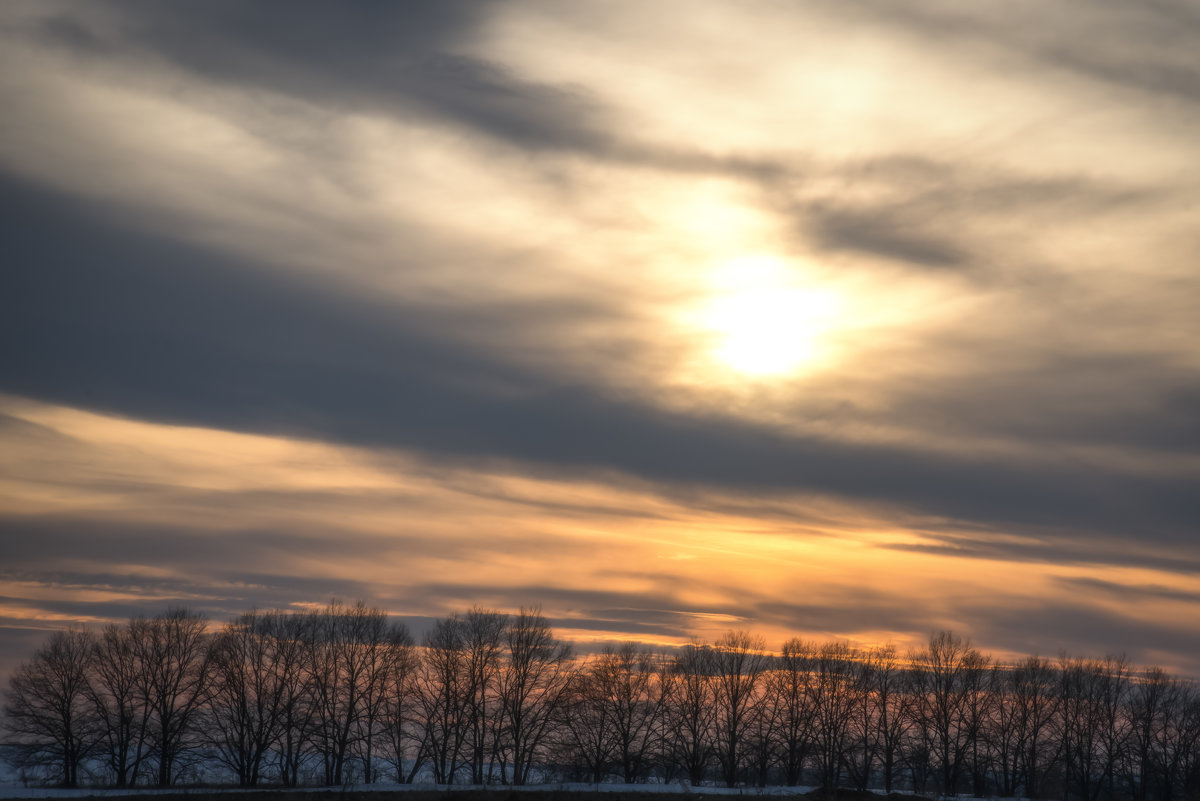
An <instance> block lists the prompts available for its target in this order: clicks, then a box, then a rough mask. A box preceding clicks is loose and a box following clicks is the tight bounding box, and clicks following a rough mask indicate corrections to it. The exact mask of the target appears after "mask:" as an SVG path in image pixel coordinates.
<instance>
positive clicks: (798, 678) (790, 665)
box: [767, 639, 815, 787]
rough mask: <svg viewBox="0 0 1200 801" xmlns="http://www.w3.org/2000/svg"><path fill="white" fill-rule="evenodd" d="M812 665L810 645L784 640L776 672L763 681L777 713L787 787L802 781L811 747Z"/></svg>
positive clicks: (781, 758) (793, 640)
mask: <svg viewBox="0 0 1200 801" xmlns="http://www.w3.org/2000/svg"><path fill="white" fill-rule="evenodd" d="M812 661H813V647H812V646H811V645H810V644H808V643H806V642H804V641H802V640H799V639H791V640H788V641H787V642H785V643H784V644H783V648H782V650H781V651H780V654H779V660H778V663H777V665H778V667H777V669H776V670H774V671H772V672H771V673H770V675H769V676H768V679H767V680H768V686H769V690H768V692H769V695H770V697H771V699H772V700H773V702H774V705H775V706H776V707H777V708H778V710H779V727H778V737H779V745H780V754H779V758H780V763H781V765H782V767H783V776H784V782H785V783H786V784H787V785H788V786H789V787H795V786H796V785H798V784H800V783H801V781H802V780H803V778H804V764H805V762H806V761H807V759H808V757H809V754H810V753H811V752H812V747H813V718H814V714H815V712H814V709H813V703H812V700H813V695H812V688H811V682H812Z"/></svg>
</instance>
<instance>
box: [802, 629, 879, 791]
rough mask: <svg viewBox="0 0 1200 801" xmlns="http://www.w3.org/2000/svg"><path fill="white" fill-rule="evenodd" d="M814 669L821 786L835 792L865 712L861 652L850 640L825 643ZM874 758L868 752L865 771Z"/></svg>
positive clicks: (816, 734) (815, 720)
mask: <svg viewBox="0 0 1200 801" xmlns="http://www.w3.org/2000/svg"><path fill="white" fill-rule="evenodd" d="M812 670H813V676H812V681H811V683H810V685H809V692H810V694H811V696H812V706H813V713H814V717H813V723H814V728H813V734H814V739H815V742H816V748H815V755H816V758H817V767H818V769H819V772H820V775H821V786H822V787H824V788H826V790H828V791H829V792H831V793H832V792H834V791H836V790H837V788H838V786H839V784H840V783H841V773H842V768H843V767H845V766H847V762H848V760H849V749H850V738H851V733H852V726H853V724H854V722H855V718H856V717H857V716H858V715H859V714H861V713H860V709H861V708H862V705H863V696H864V694H865V692H864V691H865V687H866V684H865V681H864V673H863V671H862V669H861V666H860V663H859V661H858V655H857V654H856V653H855V652H854V650H853V649H852V648H851V647H850V645H849V644H847V643H838V642H834V643H826V644H825V645H822V646H821V647H820V648H819V649H818V650H817V653H816V655H815V658H814V660H813V666H812ZM870 761H871V757H870V756H869V755H868V756H867V757H865V758H864V763H865V764H863V765H861V766H859V771H860V772H861V773H862V774H863V775H865V774H866V773H868V772H869V771H870ZM864 783H865V782H864Z"/></svg>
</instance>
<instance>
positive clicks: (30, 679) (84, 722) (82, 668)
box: [4, 629, 96, 787]
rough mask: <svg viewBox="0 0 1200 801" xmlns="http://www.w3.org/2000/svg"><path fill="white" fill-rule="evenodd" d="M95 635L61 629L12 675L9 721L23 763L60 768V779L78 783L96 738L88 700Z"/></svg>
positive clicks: (6, 720)
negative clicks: (80, 771)
mask: <svg viewBox="0 0 1200 801" xmlns="http://www.w3.org/2000/svg"><path fill="white" fill-rule="evenodd" d="M94 646H95V641H94V637H93V635H92V634H91V633H90V632H87V631H84V630H82V629H69V630H66V631H56V632H54V634H52V635H51V636H50V641H49V642H47V643H46V645H45V646H43V647H42V648H41V649H39V650H38V652H37V653H36V654H35V655H34V657H33V659H32V660H31V661H29V662H25V663H24V664H22V665H20V666H19V667H18V668H17V670H16V672H15V673H13V675H12V677H11V678H10V679H9V684H8V694H7V696H6V698H5V703H4V727H5V729H7V731H8V733H9V734H10V736H11V737H12V741H11V744H12V745H14V746H15V747H16V753H17V755H18V757H17V758H18V764H19V765H20V766H21V767H22V768H25V767H30V766H36V767H43V766H45V767H49V768H51V769H52V770H56V772H57V773H58V776H59V784H61V785H62V786H63V787H75V786H77V785H78V784H79V768H80V765H81V764H82V763H83V761H84V759H85V758H86V757H87V756H88V755H89V753H90V752H91V750H92V747H93V745H94V743H95V741H96V726H95V720H94V718H93V716H92V709H91V705H90V704H89V703H88V698H89V682H88V676H89V672H90V669H91V665H92V658H93V655H94V652H93V649H94Z"/></svg>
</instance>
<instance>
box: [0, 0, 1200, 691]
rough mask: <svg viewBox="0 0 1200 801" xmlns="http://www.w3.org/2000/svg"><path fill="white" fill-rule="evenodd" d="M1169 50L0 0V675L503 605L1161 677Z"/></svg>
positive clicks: (847, 28) (755, 16) (1028, 6)
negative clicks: (264, 626)
mask: <svg viewBox="0 0 1200 801" xmlns="http://www.w3.org/2000/svg"><path fill="white" fill-rule="evenodd" d="M1197 41H1200V9H1198V8H1197V7H1196V6H1195V4H1193V3H1190V2H1185V0H1178V2H1170V1H1168V0H1150V1H1147V2H1141V3H1128V2H1124V0H1120V1H1118V0H1087V1H1086V2H1084V1H1083V0H1079V1H1078V2H1049V3H1047V2H1041V1H1040V0H1039V1H1038V2H1034V0H1029V1H1028V2H1019V1H1018V2H992V3H989V2H980V3H968V4H964V3H960V2H956V1H954V0H944V1H942V2H939V1H938V0H926V1H925V2H913V3H893V2H885V1H884V0H879V1H878V2H862V3H842V2H835V1H834V0H826V1H824V2H822V1H821V0H814V1H813V2H794V3H785V2H755V1H754V0H750V1H748V2H737V3H716V2H713V3H695V2H684V1H683V0H679V1H678V2H654V3H645V2H609V1H607V0H606V1H605V2H594V3H593V2H573V3H561V2H551V1H550V0H547V2H512V3H505V2H494V3H462V4H459V3H453V2H438V3H430V4H426V5H414V4H401V3H369V2H363V3H353V4H328V3H319V2H313V3H307V2H295V1H294V0H293V1H290V2H286V3H285V2H279V3H255V4H245V3H241V2H219V1H218V2H194V3H160V2H136V1H134V2H112V3H109V2H91V3H87V4H83V3H57V2H53V0H50V1H48V2H41V1H39V2H29V3H23V2H8V3H5V4H4V5H3V7H0V108H2V109H3V113H2V114H0V219H2V220H3V231H4V235H3V258H2V266H0V271H2V279H3V280H2V284H0V287H2V291H0V550H2V556H0V654H3V660H2V663H0V670H4V669H7V668H8V667H10V666H11V664H12V663H13V661H14V660H19V659H22V658H25V657H26V656H27V655H28V654H29V653H31V651H32V648H33V647H35V645H36V644H37V643H38V642H40V641H41V640H43V639H44V637H45V633H46V631H47V630H49V629H53V628H58V627H63V626H67V625H71V624H73V623H77V622H90V623H96V622H99V621H107V620H120V619H124V618H127V617H128V616H130V615H134V614H142V613H154V612H157V611H161V610H163V609H165V608H166V607H168V606H170V605H178V604H186V605H189V606H191V607H192V608H194V609H197V610H199V611H202V612H205V613H206V614H208V615H209V616H210V617H211V618H212V619H213V620H214V621H218V622H220V621H223V620H225V619H227V618H228V617H230V616H231V615H234V614H236V613H238V612H240V611H244V610H247V609H249V608H251V607H253V606H257V607H283V608H294V609H303V608H307V607H308V606H310V605H313V604H323V603H325V602H327V601H328V600H329V599H330V598H332V597H334V596H337V597H340V598H344V599H356V598H362V599H364V600H366V601H368V602H369V603H371V604H375V605H379V606H381V607H383V608H385V609H386V610H388V611H389V612H392V613H394V614H396V615H404V616H411V617H412V619H413V623H414V625H416V626H417V627H418V628H419V627H420V626H421V625H422V621H427V620H428V619H429V618H431V617H437V616H441V615H445V614H447V613H448V612H450V611H452V610H456V609H464V608H466V607H467V606H469V605H471V604H473V603H478V604H480V605H483V606H486V607H495V608H499V609H502V610H515V609H517V608H518V607H519V606H521V605H523V604H524V605H529V604H536V603H540V604H542V606H543V609H544V611H545V613H546V614H547V616H548V617H550V618H551V620H552V621H553V622H554V623H555V625H556V627H557V629H558V630H559V632H560V633H562V634H564V635H565V636H568V637H570V638H572V639H574V640H576V641H577V642H580V643H581V644H583V645H585V646H587V645H588V644H594V643H596V642H598V641H603V640H611V639H626V638H636V639H640V640H643V641H647V642H654V643H660V644H664V645H670V644H678V643H681V642H686V641H687V640H688V639H689V638H690V637H706V638H711V637H714V636H716V635H718V634H719V633H721V632H722V631H724V630H727V629H729V628H731V627H738V628H748V629H751V630H753V631H756V632H758V633H761V634H763V635H764V636H766V637H767V639H768V642H769V643H770V644H771V645H772V646H773V647H777V646H778V645H779V644H780V643H781V642H782V640H783V639H784V638H785V637H786V636H790V635H799V636H803V637H806V638H815V639H819V640H827V639H831V638H844V639H848V640H850V641H851V642H853V643H856V644H863V645H866V644H872V643H880V642H885V641H891V642H894V643H896V644H898V645H900V646H902V647H907V646H910V645H914V644H917V643H919V642H920V641H921V640H923V639H925V638H927V637H928V636H929V634H930V633H931V632H933V631H936V630H940V629H946V628H949V629H952V630H954V631H955V632H957V633H959V634H961V635H964V636H967V637H970V638H971V639H972V641H973V642H974V643H975V644H976V645H978V646H980V647H981V648H983V649H984V650H987V651H990V652H992V653H994V654H996V655H998V656H1002V657H1004V656H1012V655H1017V654H1027V653H1038V654H1042V655H1047V656H1057V655H1058V654H1059V653H1060V652H1061V651H1063V650H1066V651H1068V652H1070V653H1072V654H1077V655H1084V656H1102V655H1104V654H1107V653H1113V654H1116V653H1121V652H1124V653H1126V654H1128V655H1129V656H1130V658H1132V659H1133V660H1135V661H1137V662H1140V663H1157V664H1162V665H1165V666H1167V667H1169V668H1171V669H1174V670H1177V671H1182V672H1187V673H1190V674H1193V675H1200V614H1197V612H1198V611H1200V522H1198V521H1200V136H1197V131H1200V49H1198V48H1197V47H1196V42H1197Z"/></svg>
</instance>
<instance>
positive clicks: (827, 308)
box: [700, 256, 840, 376]
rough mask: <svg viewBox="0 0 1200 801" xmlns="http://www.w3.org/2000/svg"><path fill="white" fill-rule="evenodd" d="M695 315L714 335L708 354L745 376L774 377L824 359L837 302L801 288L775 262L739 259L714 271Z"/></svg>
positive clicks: (794, 274) (830, 294)
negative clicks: (706, 296)
mask: <svg viewBox="0 0 1200 801" xmlns="http://www.w3.org/2000/svg"><path fill="white" fill-rule="evenodd" d="M711 284H712V290H713V291H712V294H711V295H710V298H709V300H708V302H707V305H706V307H705V309H704V311H703V312H702V314H701V315H700V319H701V323H702V325H703V326H704V327H705V328H707V329H708V330H709V331H710V332H711V333H712V334H713V335H714V337H713V340H714V347H713V350H712V353H711V355H712V356H713V357H714V358H715V359H716V360H717V361H718V362H719V363H721V364H724V365H726V366H727V367H729V368H731V369H733V370H735V371H737V372H738V373H742V374H745V375H750V376H777V375H783V374H788V373H794V372H797V371H799V370H801V369H804V368H807V367H811V366H815V365H816V364H817V363H818V362H820V361H823V360H824V359H825V358H827V357H828V355H829V343H828V339H829V334H830V332H831V331H832V330H833V329H834V328H835V327H836V326H837V324H838V316H839V311H840V308H839V307H840V303H839V302H838V297H837V296H836V294H834V293H833V292H831V291H829V290H828V289H825V288H822V287H820V286H815V285H811V284H809V285H806V284H805V283H804V282H803V281H802V280H800V276H798V274H797V271H796V270H794V269H788V267H787V265H786V264H785V263H783V262H782V261H781V260H779V259H775V258H772V257H764V256H753V257H742V258H739V259H735V260H733V261H731V262H728V263H726V264H724V265H722V266H721V267H720V268H718V269H717V270H716V271H715V272H714V273H713V275H712V277H711Z"/></svg>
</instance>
